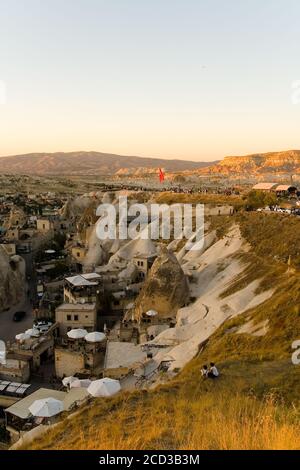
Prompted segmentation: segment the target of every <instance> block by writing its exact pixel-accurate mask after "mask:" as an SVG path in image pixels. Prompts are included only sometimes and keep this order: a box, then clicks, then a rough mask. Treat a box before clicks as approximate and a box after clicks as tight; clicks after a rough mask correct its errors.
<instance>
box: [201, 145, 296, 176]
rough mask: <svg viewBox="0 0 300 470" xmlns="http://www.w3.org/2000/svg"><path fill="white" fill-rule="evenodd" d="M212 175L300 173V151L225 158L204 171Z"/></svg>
mask: <svg viewBox="0 0 300 470" xmlns="http://www.w3.org/2000/svg"><path fill="white" fill-rule="evenodd" d="M203 171H204V172H205V173H210V174H224V175H229V174H234V173H236V174H245V173H248V174H250V175H263V174H266V173H283V174H284V173H300V150H288V151H285V152H270V153H257V154H252V155H246V156H237V157H225V158H224V159H223V160H222V161H221V162H219V163H217V164H216V165H213V166H211V167H209V168H205V169H203Z"/></svg>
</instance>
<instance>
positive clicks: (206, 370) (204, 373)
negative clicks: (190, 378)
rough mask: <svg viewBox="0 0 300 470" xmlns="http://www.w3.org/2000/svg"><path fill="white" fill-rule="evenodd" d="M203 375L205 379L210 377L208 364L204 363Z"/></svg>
mask: <svg viewBox="0 0 300 470" xmlns="http://www.w3.org/2000/svg"><path fill="white" fill-rule="evenodd" d="M201 377H204V379H207V377H208V367H207V365H206V364H204V366H202V369H201Z"/></svg>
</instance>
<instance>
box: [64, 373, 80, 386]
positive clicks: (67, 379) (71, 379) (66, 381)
mask: <svg viewBox="0 0 300 470" xmlns="http://www.w3.org/2000/svg"><path fill="white" fill-rule="evenodd" d="M77 380H78V378H77V377H72V376H70V377H64V378H63V379H62V383H63V385H64V386H65V387H67V386H68V385H69V386H71V383H73V382H76V381H77Z"/></svg>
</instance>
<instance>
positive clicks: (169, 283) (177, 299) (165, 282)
mask: <svg viewBox="0 0 300 470" xmlns="http://www.w3.org/2000/svg"><path fill="white" fill-rule="evenodd" d="M188 298H189V288H188V283H187V278H186V276H185V275H184V273H183V271H182V269H181V267H180V264H179V263H178V261H177V259H176V257H175V256H174V254H173V253H171V252H169V251H168V250H167V249H166V248H165V247H163V248H162V249H161V253H160V255H159V256H158V258H157V259H156V260H155V261H154V263H153V266H152V268H151V271H150V274H149V276H148V278H147V280H146V282H145V284H144V286H143V288H142V290H141V292H140V294H139V296H138V298H137V300H136V302H135V308H134V318H136V319H139V318H140V317H141V316H142V314H143V313H146V312H147V311H148V310H152V309H153V310H156V311H157V312H158V314H159V315H160V316H161V317H170V318H175V317H176V313H177V310H178V309H179V308H180V307H182V306H183V305H184V304H185V303H186V302H187V301H188Z"/></svg>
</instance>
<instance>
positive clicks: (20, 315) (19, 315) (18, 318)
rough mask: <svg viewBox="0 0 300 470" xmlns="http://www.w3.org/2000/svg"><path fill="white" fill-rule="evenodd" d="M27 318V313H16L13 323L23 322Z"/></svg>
mask: <svg viewBox="0 0 300 470" xmlns="http://www.w3.org/2000/svg"><path fill="white" fill-rule="evenodd" d="M25 317H26V312H16V313H14V316H13V321H22V320H23V319H24V318H25Z"/></svg>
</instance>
